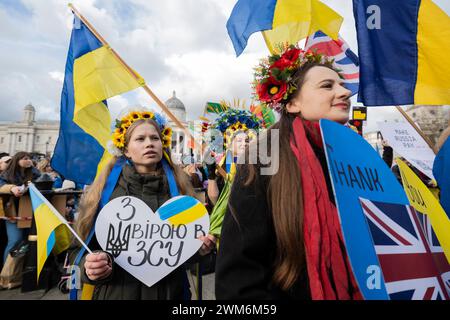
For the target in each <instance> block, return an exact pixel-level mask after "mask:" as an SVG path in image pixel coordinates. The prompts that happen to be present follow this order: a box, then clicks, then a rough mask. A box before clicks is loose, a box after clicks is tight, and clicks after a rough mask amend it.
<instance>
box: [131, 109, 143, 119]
mask: <svg viewBox="0 0 450 320" xmlns="http://www.w3.org/2000/svg"><path fill="white" fill-rule="evenodd" d="M129 117H130V119H132V120H133V121H136V120H139V119H142V115H141V113H140V112H136V111H134V112H131V113H130V115H129Z"/></svg>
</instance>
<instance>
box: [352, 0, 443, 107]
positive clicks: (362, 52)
mask: <svg viewBox="0 0 450 320" xmlns="http://www.w3.org/2000/svg"><path fill="white" fill-rule="evenodd" d="M353 10H354V15H355V21H356V28H357V36H358V51H359V61H360V83H359V94H358V101H359V102H362V103H364V105H366V106H390V105H408V104H430V105H442V104H450V63H449V62H448V54H449V52H450V17H449V16H448V15H447V13H445V12H444V11H443V10H442V9H441V8H440V7H439V6H437V5H436V4H435V3H434V2H433V1H431V0H401V1H399V0H396V1H392V0H354V1H353Z"/></svg>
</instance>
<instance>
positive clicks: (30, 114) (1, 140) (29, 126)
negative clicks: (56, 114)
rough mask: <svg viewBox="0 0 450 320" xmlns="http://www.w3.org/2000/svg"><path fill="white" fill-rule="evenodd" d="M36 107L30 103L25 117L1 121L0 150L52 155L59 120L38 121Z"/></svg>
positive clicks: (26, 108)
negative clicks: (18, 119)
mask: <svg viewBox="0 0 450 320" xmlns="http://www.w3.org/2000/svg"><path fill="white" fill-rule="evenodd" d="M35 116H36V109H35V108H34V106H33V105H32V104H31V103H29V104H27V105H26V106H25V107H24V108H23V118H22V120H21V121H17V122H2V123H0V151H1V152H8V153H9V154H10V155H14V154H16V153H17V152H19V151H26V152H30V153H40V154H45V155H51V154H52V153H53V149H54V148H55V145H56V141H57V139H58V133H59V121H36V120H35Z"/></svg>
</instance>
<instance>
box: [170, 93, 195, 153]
mask: <svg viewBox="0 0 450 320" xmlns="http://www.w3.org/2000/svg"><path fill="white" fill-rule="evenodd" d="M165 104H166V106H167V108H169V110H170V111H171V112H172V113H173V115H174V116H175V117H177V119H178V120H179V121H180V122H181V123H182V124H183V125H184V126H185V127H186V128H188V126H189V124H188V123H187V121H186V107H185V106H184V103H183V102H182V101H181V100H180V99H178V98H177V95H176V92H175V90H174V91H173V94H172V97H171V98H170V99H168V100H167V101H166V102H165ZM165 116H166V118H167V120H168V121H169V125H170V127H171V128H172V129H173V134H172V157H174V158H177V159H178V160H180V159H181V156H182V155H183V153H184V147H185V146H184V136H185V134H184V132H183V130H182V129H180V128H179V127H178V126H177V125H176V123H175V122H174V121H172V120H171V119H170V118H169V117H168V116H167V115H165Z"/></svg>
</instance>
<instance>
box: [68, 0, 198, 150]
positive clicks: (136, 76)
mask: <svg viewBox="0 0 450 320" xmlns="http://www.w3.org/2000/svg"><path fill="white" fill-rule="evenodd" d="M69 8H70V9H71V10H72V12H73V13H74V14H75V15H76V16H77V17H78V18H80V20H81V21H83V23H84V24H85V25H86V26H87V27H88V29H89V30H90V31H91V32H92V33H93V34H94V35H95V36H96V37H97V38H98V40H100V42H101V43H102V44H103V45H104V46H107V47H108V48H109V49H110V50H111V52H112V53H113V54H114V56H115V57H116V58H117V59H118V60H119V61H120V63H121V64H122V66H123V67H124V68H125V69H126V70H127V71H128V72H129V73H130V74H131V75H132V76H133V77H134V78H135V79H136V81H140V77H139V76H138V75H137V74H136V72H134V70H133V69H131V68H130V66H129V65H128V64H127V63H126V62H125V61H124V60H123V59H122V58H121V57H120V56H119V54H118V53H117V52H116V51H115V50H114V49H113V48H111V46H110V45H109V44H108V42H106V40H105V39H104V38H103V37H102V36H101V35H100V34H99V33H98V32H97V30H95V28H94V27H93V26H92V25H91V24H90V23H89V21H88V20H87V19H86V18H85V17H84V16H83V15H82V14H81V13H80V12H79V11H78V10H77V9H76V8H75V7H74V5H73V4H72V3H69ZM142 87H143V89H144V90H145V92H147V93H148V94H149V95H150V97H152V99H153V100H154V101H155V102H156V103H157V104H158V106H159V107H160V108H161V109H162V110H163V111H164V112H165V113H166V114H167V115H168V116H169V118H170V119H171V120H172V121H173V122H175V124H176V125H177V126H178V127H179V128H180V129H182V130H183V131H184V133H185V134H186V136H187V137H189V138H191V139H192V140H193V141H194V148H195V147H196V146H197V143H196V141H195V139H194V137H193V136H192V135H191V133H190V132H189V130H187V128H186V127H185V126H184V125H183V124H182V123H181V122H180V120H178V118H177V117H175V115H174V114H173V113H172V112H171V111H170V110H169V108H167V106H166V105H165V104H164V103H163V102H162V101H161V100H160V99H159V98H158V97H157V96H156V95H155V94H154V93H153V91H152V90H151V89H150V88H149V87H148V86H147V84H145V83H144V84H143V85H142Z"/></svg>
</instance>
